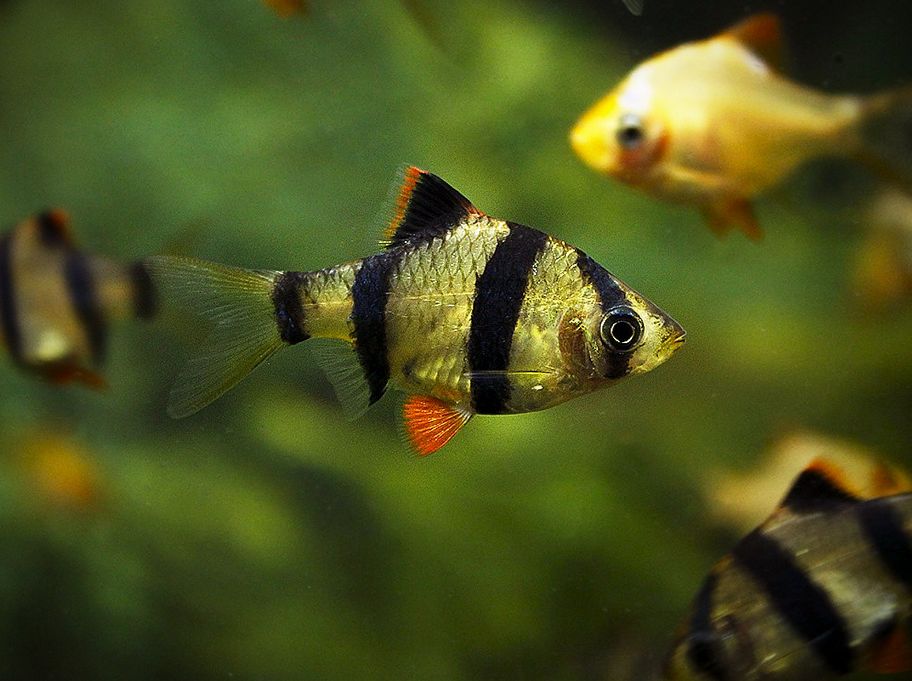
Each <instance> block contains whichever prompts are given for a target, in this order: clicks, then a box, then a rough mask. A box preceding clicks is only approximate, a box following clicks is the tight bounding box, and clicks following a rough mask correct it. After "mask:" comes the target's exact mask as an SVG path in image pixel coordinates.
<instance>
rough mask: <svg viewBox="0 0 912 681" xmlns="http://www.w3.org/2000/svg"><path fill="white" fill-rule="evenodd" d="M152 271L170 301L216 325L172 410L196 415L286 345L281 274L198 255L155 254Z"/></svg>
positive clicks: (178, 387)
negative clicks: (278, 293)
mask: <svg viewBox="0 0 912 681" xmlns="http://www.w3.org/2000/svg"><path fill="white" fill-rule="evenodd" d="M145 266H146V269H147V270H148V272H149V274H150V275H151V276H152V279H153V281H154V282H155V284H156V286H157V287H158V288H159V290H160V291H161V297H162V300H163V302H165V303H166V304H172V305H177V306H180V307H184V308H190V309H192V310H194V311H195V312H197V313H198V314H200V315H201V316H203V317H205V318H207V319H208V320H209V321H210V322H211V323H212V330H211V332H210V333H209V337H208V338H207V340H206V341H205V343H204V344H203V346H202V348H200V350H199V352H198V353H197V354H196V355H194V356H193V357H192V358H191V359H190V361H189V362H188V363H187V365H186V366H185V367H184V368H183V370H182V371H181V372H180V374H178V377H177V379H175V381H174V386H173V387H172V389H171V394H170V396H169V399H168V414H170V415H171V416H172V417H173V418H183V417H185V416H190V415H191V414H195V413H196V412H198V411H199V410H200V409H202V408H203V407H205V406H206V405H208V404H209V403H211V402H213V401H215V400H216V399H217V398H218V397H220V396H221V395H222V394H223V393H225V392H227V391H228V390H229V389H231V388H232V387H233V386H234V385H235V384H236V383H237V382H238V381H240V380H241V379H242V378H244V376H246V375H247V374H249V373H250V372H251V371H253V369H255V368H256V367H257V366H258V365H259V364H260V363H261V362H263V361H264V360H266V359H267V358H268V357H269V356H270V355H272V354H273V353H274V352H276V350H279V349H280V348H282V347H284V346H285V345H286V343H285V342H284V341H283V340H282V338H281V336H280V333H279V327H278V325H277V323H276V316H275V306H274V303H273V300H272V294H273V290H274V287H275V280H276V277H278V276H279V274H281V273H280V272H275V271H268V270H246V269H242V268H240V267H229V266H227V265H219V264H217V263H211V262H205V261H203V260H197V259H195V258H187V257H172V256H155V257H152V258H148V259H147V260H146V261H145Z"/></svg>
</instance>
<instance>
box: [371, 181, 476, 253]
mask: <svg viewBox="0 0 912 681" xmlns="http://www.w3.org/2000/svg"><path fill="white" fill-rule="evenodd" d="M394 210H395V213H394V214H393V219H392V220H391V221H390V224H389V226H388V227H387V229H386V232H385V233H384V239H385V240H386V241H387V242H388V245H390V246H392V245H394V244H400V243H402V242H404V241H407V240H409V239H414V238H415V237H420V238H433V237H435V236H439V235H441V234H443V233H444V232H446V231H447V230H448V229H450V228H451V227H452V226H453V225H455V224H457V223H458V222H459V221H460V220H461V219H463V218H464V217H466V216H467V215H471V214H475V215H479V214H480V213H481V212H480V211H479V210H478V209H477V208H475V206H473V205H472V202H471V201H469V200H468V199H467V198H466V197H464V196H463V195H462V194H460V193H459V192H458V191H456V190H455V189H453V188H452V187H451V186H450V185H448V184H447V183H446V182H444V181H443V180H441V179H440V178H439V177H437V176H436V175H434V174H432V173H429V172H428V171H426V170H421V169H420V168H416V167H415V166H408V167H406V168H405V170H404V172H403V174H402V182H401V183H400V184H399V190H398V192H397V195H396V203H395V208H394Z"/></svg>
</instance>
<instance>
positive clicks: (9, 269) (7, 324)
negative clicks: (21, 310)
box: [0, 232, 22, 362]
mask: <svg viewBox="0 0 912 681" xmlns="http://www.w3.org/2000/svg"><path fill="white" fill-rule="evenodd" d="M12 259H13V233H12V232H8V233H7V234H4V235H3V237H2V238H0V324H2V328H3V338H4V339H5V340H6V347H7V348H9V352H10V355H11V356H12V358H13V360H14V361H16V362H18V361H21V359H22V330H21V329H20V328H19V317H18V315H17V312H16V288H15V286H16V285H15V282H14V281H13V262H12Z"/></svg>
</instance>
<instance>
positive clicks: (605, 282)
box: [576, 250, 631, 378]
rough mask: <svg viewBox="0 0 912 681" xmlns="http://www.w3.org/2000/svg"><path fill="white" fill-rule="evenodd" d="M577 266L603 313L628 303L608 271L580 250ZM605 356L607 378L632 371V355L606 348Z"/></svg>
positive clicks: (618, 376) (621, 375)
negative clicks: (595, 293) (594, 293)
mask: <svg viewBox="0 0 912 681" xmlns="http://www.w3.org/2000/svg"><path fill="white" fill-rule="evenodd" d="M576 266H577V267H578V268H579V271H580V274H582V275H583V281H584V282H588V283H590V284H592V286H593V288H595V290H596V292H597V293H598V297H599V305H601V308H602V312H605V313H607V312H608V310H610V309H611V308H613V307H616V306H618V305H621V304H622V303H626V302H627V296H626V295H624V291H623V290H622V289H621V287H620V286H619V285H618V283H617V280H616V279H615V278H614V277H613V276H611V274H610V273H609V272H608V270H606V269H605V268H604V267H602V266H601V265H599V264H598V263H597V262H595V260H593V259H592V258H590V257H589V256H588V255H586V254H585V253H583V252H582V251H580V250H577V251H576ZM605 356H606V358H607V360H608V366H607V371H606V372H605V378H623V377H624V376H626V375H627V373H628V372H629V371H630V357H631V354H630V353H627V352H614V351H612V350H610V349H609V348H607V347H606V348H605Z"/></svg>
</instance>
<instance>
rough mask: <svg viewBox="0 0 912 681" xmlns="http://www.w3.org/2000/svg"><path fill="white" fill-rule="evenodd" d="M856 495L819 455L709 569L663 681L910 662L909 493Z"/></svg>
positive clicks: (819, 677) (839, 671)
mask: <svg viewBox="0 0 912 681" xmlns="http://www.w3.org/2000/svg"><path fill="white" fill-rule="evenodd" d="M901 489H902V492H901V493H897V494H892V495H888V496H880V497H876V498H864V497H859V496H857V495H856V494H855V493H854V492H853V490H851V489H849V488H847V487H846V486H845V481H844V480H842V479H841V475H840V472H839V469H838V467H835V468H834V466H832V465H831V464H830V463H829V462H828V461H827V460H826V459H818V460H816V461H815V462H813V463H812V464H811V465H810V466H808V467H807V468H806V469H805V470H804V471H802V472H801V474H800V475H799V476H798V477H797V478H796V479H795V481H794V483H793V484H792V486H791V489H790V490H789V491H788V493H787V494H786V495H785V498H784V499H783V500H782V502H781V503H780V504H779V506H778V508H777V509H776V510H775V511H774V512H773V514H772V515H771V516H770V517H769V518H768V519H767V520H766V521H765V522H764V523H763V524H762V525H760V526H759V527H757V528H756V529H754V530H753V531H752V532H750V533H749V534H747V535H746V536H745V537H743V538H742V539H741V540H740V541H739V542H738V543H737V544H736V545H735V547H734V549H732V551H731V552H730V553H728V554H727V555H725V556H724V557H723V558H722V559H721V560H720V561H719V562H718V563H716V565H715V566H714V567H713V568H712V570H711V571H710V573H709V575H708V576H707V578H706V580H705V581H704V582H703V584H702V586H701V587H700V589H699V591H698V593H697V596H696V598H695V600H694V602H693V604H692V606H691V609H690V614H689V615H688V616H687V617H686V619H685V620H684V622H683V623H682V624H681V625H680V627H679V628H678V632H677V634H676V636H675V641H674V643H673V645H672V647H671V650H670V652H669V653H668V656H667V658H666V662H665V666H664V672H663V674H664V678H665V679H666V681H805V680H806V681H824V680H825V679H835V678H838V677H841V676H843V675H846V674H849V673H851V672H854V671H861V670H865V671H873V672H877V673H897V672H904V671H910V670H912V647H910V640H909V624H910V611H912V493H910V492H909V488H908V486H906V487H905V488H904V489H903V488H901Z"/></svg>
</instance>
